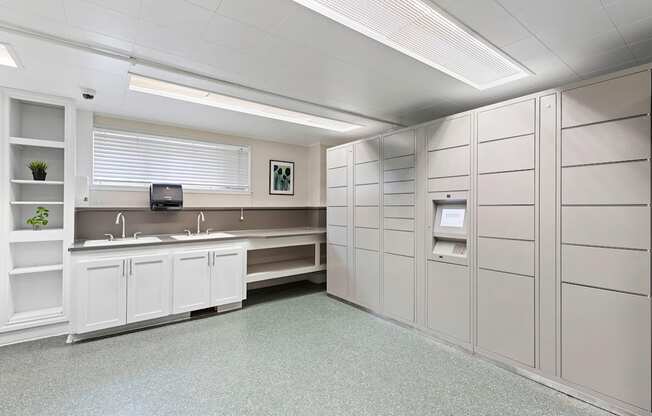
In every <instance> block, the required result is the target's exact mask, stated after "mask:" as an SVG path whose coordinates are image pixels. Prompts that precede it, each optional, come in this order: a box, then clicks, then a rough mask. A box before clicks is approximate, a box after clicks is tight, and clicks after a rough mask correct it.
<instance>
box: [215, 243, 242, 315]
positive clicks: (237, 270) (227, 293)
mask: <svg viewBox="0 0 652 416" xmlns="http://www.w3.org/2000/svg"><path fill="white" fill-rule="evenodd" d="M210 255H211V256H212V260H211V265H212V267H211V299H210V303H211V306H220V305H226V304H229V303H235V302H240V301H242V299H243V298H244V292H245V286H244V285H245V283H244V274H245V262H244V259H245V254H244V249H242V248H239V247H238V248H222V249H218V250H215V251H213V252H212V253H211V254H210Z"/></svg>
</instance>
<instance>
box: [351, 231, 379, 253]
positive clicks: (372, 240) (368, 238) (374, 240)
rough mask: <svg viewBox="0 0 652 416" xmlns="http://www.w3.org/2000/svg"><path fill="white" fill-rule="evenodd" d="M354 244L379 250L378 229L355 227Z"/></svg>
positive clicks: (366, 248)
mask: <svg viewBox="0 0 652 416" xmlns="http://www.w3.org/2000/svg"><path fill="white" fill-rule="evenodd" d="M355 246H356V248H363V249H365V250H374V251H378V250H380V230H378V229H373V228H360V227H356V229H355Z"/></svg>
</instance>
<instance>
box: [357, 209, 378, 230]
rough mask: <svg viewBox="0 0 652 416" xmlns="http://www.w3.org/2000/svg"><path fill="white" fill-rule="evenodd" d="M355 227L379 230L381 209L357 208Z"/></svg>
mask: <svg viewBox="0 0 652 416" xmlns="http://www.w3.org/2000/svg"><path fill="white" fill-rule="evenodd" d="M355 225H356V226H358V227H368V228H379V227H380V208H379V207H355Z"/></svg>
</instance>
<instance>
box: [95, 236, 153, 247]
mask: <svg viewBox="0 0 652 416" xmlns="http://www.w3.org/2000/svg"><path fill="white" fill-rule="evenodd" d="M160 242H161V239H160V238H158V237H139V238H118V239H115V240H88V241H84V247H104V246H121V245H126V244H150V243H160Z"/></svg>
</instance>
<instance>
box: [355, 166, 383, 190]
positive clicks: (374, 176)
mask: <svg viewBox="0 0 652 416" xmlns="http://www.w3.org/2000/svg"><path fill="white" fill-rule="evenodd" d="M379 163H380V162H369V163H363V164H361V165H355V184H356V185H365V184H370V183H378V182H379V179H380V166H379Z"/></svg>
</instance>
